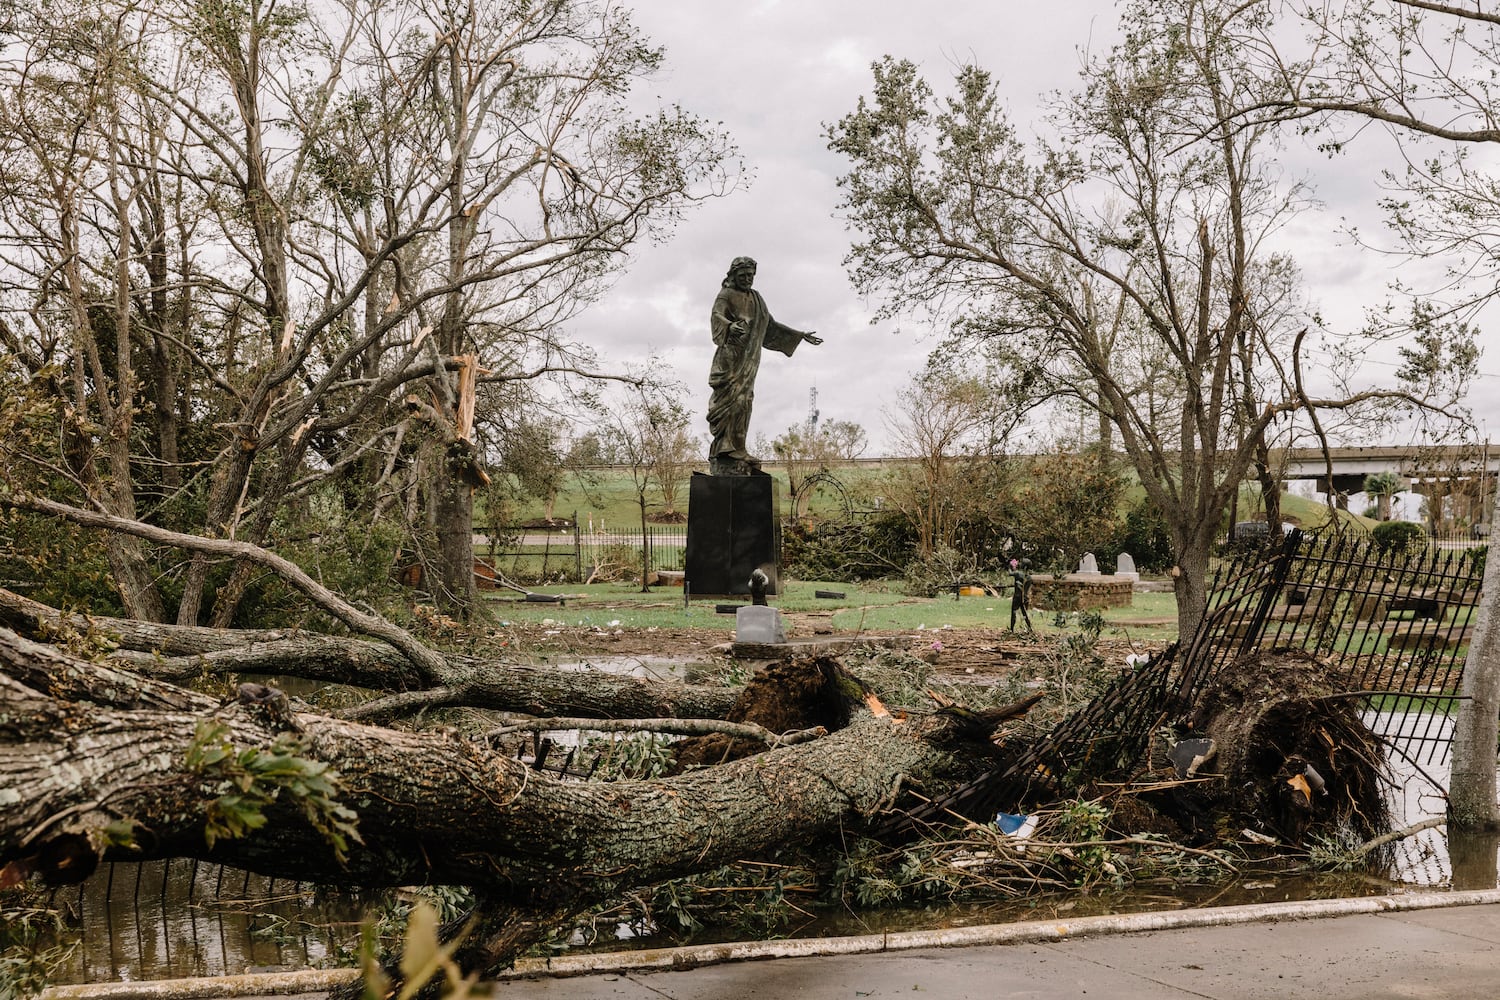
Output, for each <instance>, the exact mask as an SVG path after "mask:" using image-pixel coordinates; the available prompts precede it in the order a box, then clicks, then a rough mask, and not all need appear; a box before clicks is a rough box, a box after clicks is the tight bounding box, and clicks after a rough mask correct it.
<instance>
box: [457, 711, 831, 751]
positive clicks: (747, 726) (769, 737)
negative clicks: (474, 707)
mask: <svg viewBox="0 0 1500 1000" xmlns="http://www.w3.org/2000/svg"><path fill="white" fill-rule="evenodd" d="M559 730H586V731H588V732H591V733H668V734H671V735H674V736H706V735H708V734H709V733H717V734H719V735H721V736H733V737H735V738H736V739H742V740H759V741H760V742H762V743H765V744H767V745H768V746H773V747H789V746H795V745H796V744H798V743H806V742H807V741H808V740H815V739H817V738H819V737H820V736H827V735H828V730H827V729H824V728H823V727H822V726H814V727H813V728H812V729H799V730H794V731H792V732H786V733H773V732H772V731H771V730H769V729H767V728H765V727H764V726H758V725H756V724H755V723H753V722H725V721H723V720H722V719H568V718H554V719H527V720H525V721H519V722H512V723H509V724H507V725H504V726H501V727H500V728H499V729H494V730H491V731H490V732H488V733H486V734H485V737H484V738H485V739H486V740H493V739H496V738H498V737H501V736H508V735H510V734H511V733H550V732H556V731H559Z"/></svg>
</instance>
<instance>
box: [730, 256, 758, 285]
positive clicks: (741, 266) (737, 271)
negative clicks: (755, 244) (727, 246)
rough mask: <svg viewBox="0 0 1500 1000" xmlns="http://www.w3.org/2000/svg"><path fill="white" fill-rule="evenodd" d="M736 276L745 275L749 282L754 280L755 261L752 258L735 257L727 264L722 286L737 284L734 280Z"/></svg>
mask: <svg viewBox="0 0 1500 1000" xmlns="http://www.w3.org/2000/svg"><path fill="white" fill-rule="evenodd" d="M737 275H745V276H747V277H749V278H750V279H751V280H754V278H755V259H754V258H753V257H736V258H735V259H734V260H732V261H730V262H729V273H728V274H726V275H725V276H724V281H723V285H724V287H725V288H728V287H729V286H730V285H734V284H738V283H737V282H736V281H735V280H734V279H735V277H736V276H737Z"/></svg>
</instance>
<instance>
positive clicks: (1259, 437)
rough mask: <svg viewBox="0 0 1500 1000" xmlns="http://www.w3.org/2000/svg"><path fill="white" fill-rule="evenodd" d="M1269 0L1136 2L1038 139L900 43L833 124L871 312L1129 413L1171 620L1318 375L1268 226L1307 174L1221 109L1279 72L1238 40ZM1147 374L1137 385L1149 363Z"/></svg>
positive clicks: (1257, 129) (993, 96)
mask: <svg viewBox="0 0 1500 1000" xmlns="http://www.w3.org/2000/svg"><path fill="white" fill-rule="evenodd" d="M1264 16H1265V15H1264V12H1263V10H1261V8H1260V5H1257V4H1250V5H1230V4H1227V3H1220V2H1217V0H1173V2H1169V3H1133V4H1130V5H1128V6H1127V7H1126V9H1125V11H1124V13H1123V34H1124V40H1123V42H1122V43H1121V44H1120V45H1119V46H1117V47H1116V48H1115V49H1114V50H1113V51H1112V52H1111V53H1110V54H1109V55H1108V56H1106V57H1104V58H1101V59H1096V60H1093V61H1092V62H1091V63H1090V64H1089V66H1088V68H1087V71H1086V74H1085V83H1084V85H1083V88H1082V90H1081V91H1080V92H1079V93H1077V94H1075V95H1073V96H1072V97H1070V98H1068V99H1066V100H1063V101H1062V102H1061V103H1060V104H1059V106H1058V107H1057V109H1056V110H1055V112H1054V114H1053V117H1052V122H1051V125H1052V133H1053V134H1054V135H1055V136H1056V137H1057V138H1056V141H1054V142H1047V141H1045V140H1043V141H1039V142H1038V143H1037V144H1036V146H1035V148H1028V147H1027V145H1026V144H1025V143H1023V142H1022V140H1021V139H1020V138H1019V136H1018V135H1017V133H1016V130H1015V128H1014V126H1012V125H1011V123H1010V122H1009V121H1008V120H1007V118H1006V115H1005V113H1004V112H1003V110H1002V99H1001V97H1000V95H999V94H998V93H997V91H996V88H995V86H994V84H993V82H992V80H991V78H990V76H989V74H988V73H986V72H984V71H983V70H981V69H978V68H976V67H965V68H963V69H962V70H960V72H959V73H958V75H957V78H956V79H955V81H954V85H953V91H952V93H951V94H949V95H947V96H944V97H939V96H938V95H936V94H935V93H934V92H933V90H932V89H931V88H930V87H929V86H928V84H927V83H926V82H924V81H923V80H922V79H921V78H920V77H919V75H918V73H917V70H916V68H915V67H914V66H913V65H911V64H910V63H905V62H900V61H897V60H893V59H889V58H888V59H886V60H884V61H882V62H880V63H878V64H877V65H876V66H875V87H874V93H873V96H872V97H871V98H868V99H861V101H860V104H859V107H858V109H857V110H855V111H854V112H853V113H851V114H849V115H848V116H846V117H845V118H843V119H842V120H841V121H839V122H838V123H837V124H835V125H834V126H832V127H831V128H830V130H829V139H830V145H831V147H832V148H833V149H834V150H835V151H836V152H839V153H842V154H843V155H844V156H846V157H847V158H848V159H849V161H850V172H849V173H848V174H847V175H846V176H845V177H844V178H843V179H842V186H843V189H844V192H845V201H844V206H843V207H844V211H845V212H846V213H847V216H848V218H849V219H850V222H851V224H852V225H853V226H854V227H855V228H856V229H857V230H858V232H859V234H860V239H859V241H858V242H856V243H855V244H854V246H853V248H852V250H851V258H850V270H851V274H852V276H853V278H854V280H855V282H856V284H857V285H858V287H860V288H861V290H864V291H867V292H870V293H877V294H880V295H881V296H882V297H883V299H884V301H885V303H886V305H885V307H884V312H885V313H887V314H894V313H898V312H903V311H906V310H909V309H913V308H916V309H921V310H926V311H928V312H931V313H934V314H936V315H938V316H941V317H946V318H955V319H956V320H957V322H956V323H955V331H956V333H957V334H959V335H960V336H962V337H964V338H965V339H966V340H968V341H971V342H972V341H975V340H977V341H978V342H980V343H988V344H1000V345H1003V349H1004V353H1003V354H1002V355H999V356H998V360H1000V361H1003V362H1004V363H1007V364H1008V365H1010V366H1011V367H1012V369H1013V373H1014V375H1015V377H1016V378H1017V380H1018V381H1019V382H1023V383H1030V384H1033V385H1036V386H1040V387H1042V388H1043V389H1044V390H1045V394H1052V395H1064V396H1066V395H1071V396H1073V397H1074V398H1076V399H1077V401H1078V403H1079V404H1081V405H1083V406H1085V407H1088V408H1091V409H1094V410H1096V411H1097V412H1098V413H1099V414H1101V416H1103V417H1105V418H1107V419H1108V420H1109V421H1110V422H1111V423H1112V424H1113V425H1114V428H1115V429H1116V430H1117V431H1118V432H1119V435H1120V442H1121V445H1122V447H1123V449H1124V452H1125V454H1126V456H1127V457H1128V458H1129V460H1130V462H1131V464H1132V465H1133V467H1134V469H1135V471H1136V472H1137V474H1138V475H1139V478H1140V480H1141V483H1142V485H1143V486H1144V487H1145V489H1146V492H1147V494H1148V496H1149V497H1150V498H1151V500H1152V502H1153V503H1154V504H1155V505H1156V507H1157V508H1158V509H1160V510H1161V511H1162V513H1163V515H1164V517H1165V519H1166V521H1167V523H1168V525H1169V528H1170V532H1171V535H1172V540H1173V546H1174V549H1175V552H1176V557H1177V566H1176V568H1175V569H1174V577H1175V578H1174V585H1175V589H1176V595H1177V607H1178V624H1179V628H1180V629H1181V631H1182V633H1183V635H1184V636H1187V635H1190V634H1192V633H1193V632H1194V631H1195V630H1196V628H1197V625H1198V622H1199V620H1200V616H1201V614H1202V611H1203V608H1204V605H1205V601H1206V598H1207V593H1206V588H1207V582H1208V581H1207V570H1208V559H1209V554H1210V551H1211V549H1212V545H1213V542H1214V540H1215V536H1216V534H1217V532H1218V530H1219V526H1220V524H1221V521H1222V518H1223V515H1224V512H1225V511H1226V510H1227V509H1228V507H1229V504H1230V500H1231V497H1232V496H1233V495H1234V493H1235V492H1236V491H1237V490H1238V488H1239V484H1240V482H1241V481H1242V480H1243V479H1244V478H1246V475H1247V473H1251V472H1252V471H1255V472H1259V473H1260V474H1261V475H1262V478H1263V479H1265V480H1267V481H1268V482H1270V489H1271V491H1272V493H1273V494H1274V488H1275V484H1274V482H1271V480H1272V479H1273V477H1272V475H1271V473H1270V470H1269V461H1268V456H1269V446H1270V444H1271V443H1272V440H1273V436H1274V435H1275V434H1276V433H1277V431H1278V428H1284V427H1285V426H1287V423H1286V418H1287V417H1288V416H1289V415H1290V414H1292V413H1294V412H1298V411H1302V412H1308V411H1313V410H1316V409H1327V408H1344V407H1350V406H1353V405H1355V404H1357V403H1359V402H1360V401H1362V400H1363V399H1367V398H1370V397H1371V396H1372V395H1378V394H1351V395H1348V396H1343V397H1339V398H1331V399H1323V398H1311V397H1310V396H1309V394H1308V392H1307V391H1306V390H1305V388H1304V381H1303V380H1302V379H1301V378H1300V370H1299V368H1298V366H1299V364H1300V362H1301V359H1302V357H1303V356H1304V354H1305V353H1306V344H1305V342H1304V338H1305V334H1306V332H1307V327H1304V326H1303V323H1304V322H1305V323H1307V324H1308V327H1310V325H1311V317H1310V316H1307V317H1300V318H1299V316H1298V313H1299V312H1301V308H1300V303H1301V296H1300V294H1299V293H1298V290H1297V273H1296V269H1295V268H1294V267H1293V266H1292V265H1291V263H1290V262H1289V261H1288V260H1286V259H1285V258H1284V257H1282V256H1279V255H1277V254H1276V253H1274V252H1273V251H1272V250H1271V249H1270V246H1269V242H1268V241H1269V240H1270V239H1271V237H1272V236H1273V235H1274V233H1275V232H1276V231H1277V229H1278V227H1279V226H1280V225H1281V224H1282V223H1283V222H1284V221H1285V220H1286V219H1287V218H1288V217H1289V216H1290V214H1291V213H1293V212H1294V211H1296V209H1297V208H1298V205H1299V198H1300V192H1299V191H1298V189H1297V188H1296V187H1287V186H1285V185H1284V184H1282V183H1281V182H1280V179H1279V177H1278V175H1277V174H1276V172H1275V170H1274V167H1273V165H1272V143H1273V133H1272V129H1273V128H1274V123H1272V122H1268V121H1256V120H1249V121H1245V120H1237V119H1234V118H1233V116H1232V111H1233V109H1236V108H1240V107H1244V106H1247V105H1251V104H1254V103H1256V102H1258V101H1260V100H1262V99H1263V98H1264V97H1265V95H1267V94H1269V93H1272V92H1275V91H1277V89H1278V88H1279V86H1280V84H1279V81H1275V80H1267V79H1265V78H1264V77H1263V76H1260V75H1257V72H1256V71H1255V70H1254V68H1253V67H1251V66H1250V65H1249V64H1248V63H1247V62H1246V60H1245V58H1243V56H1242V55H1241V54H1240V53H1239V51H1238V49H1237V47H1236V46H1235V45H1234V44H1233V41H1234V36H1233V32H1232V31H1231V28H1234V27H1235V26H1237V25H1240V24H1241V23H1242V22H1246V21H1254V20H1256V19H1257V18H1263V17H1264ZM1143 371H1146V372H1152V373H1155V374H1157V375H1159V378H1158V379H1157V384H1156V387H1155V389H1154V390H1153V391H1152V392H1150V393H1142V392H1141V391H1139V389H1140V386H1141V383H1142V372H1143Z"/></svg>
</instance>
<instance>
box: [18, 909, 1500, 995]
mask: <svg viewBox="0 0 1500 1000" xmlns="http://www.w3.org/2000/svg"><path fill="white" fill-rule="evenodd" d="M1461 899H1464V900H1466V901H1467V905H1447V904H1448V903H1450V902H1457V901H1460V900H1461ZM1393 907H1395V908H1393ZM1312 913H1325V914H1326V913H1342V914H1343V915H1336V916H1320V917H1318V918H1316V919H1310V918H1308V917H1307V916H1302V917H1293V916H1292V914H1304V915H1305V914H1312ZM1153 926H1154V927H1157V928H1167V929H1155V930H1133V931H1132V930H1130V929H1131V928H1139V927H1153ZM934 933H935V932H906V933H893V934H891V935H889V936H887V937H884V938H882V937H879V936H873V937H868V938H836V939H830V940H827V941H821V942H818V941H784V942H764V943H762V942H747V943H742V944H732V945H718V946H693V947H689V948H683V949H669V950H665V951H658V952H648V953H635V954H634V956H633V957H632V958H631V959H628V960H626V961H634V962H636V963H638V964H641V963H644V964H652V963H655V964H656V965H657V967H659V968H664V969H667V968H670V967H671V966H672V965H673V964H674V963H678V964H680V963H682V962H685V961H692V962H701V961H704V960H705V957H706V956H707V957H712V955H713V954H716V953H717V954H724V953H735V954H746V953H752V952H756V951H764V950H766V949H768V948H769V949H779V950H782V951H784V952H791V953H801V954H805V955H806V957H796V958H785V957H783V958H774V959H766V960H755V961H739V962H727V963H724V964H718V965H703V966H700V967H699V968H684V969H680V970H674V971H660V972H648V971H623V972H611V973H591V974H588V975H580V976H571V977H566V978H535V977H533V978H524V977H523V978H515V979H508V980H504V981H502V982H497V983H488V984H484V985H482V986H481V987H480V988H479V990H478V991H477V992H476V995H479V996H484V995H486V994H485V992H484V991H485V990H489V991H490V992H489V993H488V995H489V996H492V997H495V998H499V1000H861V998H866V997H869V998H874V1000H893V998H896V997H906V998H911V1000H916V998H918V997H923V998H928V997H930V998H942V1000H1010V998H1026V1000H1080V998H1087V1000H1096V998H1097V1000H1304V998H1305V1000H1469V998H1489V997H1493V996H1495V995H1497V993H1500V891H1497V890H1493V889H1491V890H1484V891H1477V892H1470V893H1453V894H1446V895H1444V894H1439V893H1426V894H1414V895H1411V896H1405V897H1379V898H1374V897H1369V898H1364V899H1359V900H1324V901H1315V902H1308V903H1295V902H1293V903H1273V904H1257V905H1253V906H1241V907H1221V908H1217V909H1211V910H1193V911H1169V912H1166V913H1162V914H1134V915H1126V916H1122V917H1085V918H1081V919H1078V920H1074V921H1066V922H1062V923H1058V922H1037V923H1031V924H1016V925H997V926H994V927H971V928H958V929H954V930H952V931H948V932H937V933H942V934H943V935H944V936H945V937H946V938H947V939H949V940H985V941H1015V942H1017V943H1011V944H982V945H971V946H968V947H949V948H936V947H923V948H914V949H911V950H874V949H881V948H894V947H896V946H897V945H899V944H900V943H901V942H900V940H899V939H906V940H908V941H910V940H918V941H920V942H923V943H925V942H927V941H931V940H933V937H932V936H931V935H932V934H934ZM913 935H918V937H913ZM920 935H927V936H920ZM857 948H866V949H871V950H868V951H865V952H864V953H854V954H832V955H830V954H808V953H809V952H815V951H819V950H821V951H825V952H826V951H828V950H830V949H833V950H843V951H851V950H854V949H857ZM593 961H606V962H614V963H617V964H616V965H615V966H614V967H615V968H617V969H618V968H622V967H623V966H621V965H620V964H618V963H620V962H621V961H622V957H621V956H618V955H616V956H587V955H579V956H566V955H565V956H564V957H562V958H561V959H560V960H559V962H561V963H574V964H575V965H576V964H579V963H586V962H593ZM349 974H350V973H348V972H321V973H320V972H308V973H292V974H289V975H287V976H281V977H275V976H267V977H262V976H241V977H229V978H227V979H205V980H179V981H176V982H172V983H115V984H95V985H93V986H63V987H54V988H53V989H51V990H49V991H47V993H48V994H50V995H51V997H52V998H53V1000H101V998H108V1000H127V998H128V1000H182V998H186V997H200V998H201V997H238V998H239V1000H271V995H272V994H273V993H274V994H276V995H279V996H280V997H282V998H283V1000H284V998H285V997H287V996H288V995H295V996H296V997H297V998H299V1000H321V998H326V996H327V993H326V992H324V991H326V990H327V988H328V987H329V985H331V983H332V982H333V981H334V980H336V979H342V978H344V977H346V976H348V975H349ZM272 980H276V982H275V983H274V985H273V983H272ZM44 1000H46V995H44Z"/></svg>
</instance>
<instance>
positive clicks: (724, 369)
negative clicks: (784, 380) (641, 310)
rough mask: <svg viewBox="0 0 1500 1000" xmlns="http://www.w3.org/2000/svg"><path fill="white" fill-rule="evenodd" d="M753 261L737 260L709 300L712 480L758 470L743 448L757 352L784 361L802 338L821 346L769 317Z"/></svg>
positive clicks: (757, 367) (757, 365) (757, 462)
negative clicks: (711, 305) (780, 356)
mask: <svg viewBox="0 0 1500 1000" xmlns="http://www.w3.org/2000/svg"><path fill="white" fill-rule="evenodd" d="M754 283H755V261H753V260H751V259H750V258H749V257H736V258H735V259H734V261H733V263H731V264H730V265H729V274H728V275H727V276H725V278H724V283H723V287H722V288H721V289H720V290H719V295H718V298H716V299H714V309H713V316H712V320H711V323H712V329H713V337H714V348H715V350H714V360H713V365H712V366H710V368H709V370H708V386H709V388H710V389H711V390H712V391H713V394H712V395H711V396H710V397H709V401H708V429H709V431H710V432H712V434H713V443H712V444H711V445H709V448H708V471H709V472H710V473H712V474H713V475H716V476H747V475H751V474H753V473H756V472H759V471H760V459H758V458H755V457H753V456H752V455H751V454H750V452H749V450H748V449H747V448H746V445H745V439H746V437H747V436H748V434H749V431H750V407H751V404H752V403H754V401H755V375H756V373H757V372H758V371H760V352H761V349H762V348H765V349H767V350H771V351H779V352H781V353H782V354H785V355H786V356H787V357H791V355H792V352H793V351H795V350H796V349H797V345H798V344H800V343H802V342H803V341H804V340H805V341H807V342H808V343H809V344H821V343H822V342H823V339H822V338H821V337H818V336H815V335H814V334H813V333H812V332H808V333H803V332H802V331H800V330H793V329H792V328H791V327H789V326H783V325H782V324H780V323H778V322H776V321H775V320H774V319H772V318H771V311H770V310H769V309H767V308H766V300H765V299H763V298H761V295H760V293H759V292H757V291H756V290H755V289H754V288H753V287H751V286H752V285H754Z"/></svg>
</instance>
